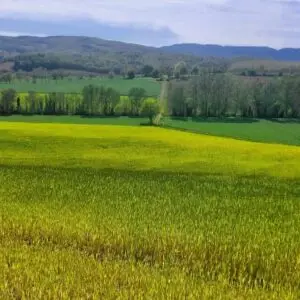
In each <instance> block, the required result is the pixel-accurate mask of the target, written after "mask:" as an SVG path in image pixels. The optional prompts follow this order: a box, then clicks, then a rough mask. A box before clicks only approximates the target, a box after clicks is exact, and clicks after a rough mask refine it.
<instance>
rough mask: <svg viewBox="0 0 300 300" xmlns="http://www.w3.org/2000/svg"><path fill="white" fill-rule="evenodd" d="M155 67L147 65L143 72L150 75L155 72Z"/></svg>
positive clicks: (146, 75)
mask: <svg viewBox="0 0 300 300" xmlns="http://www.w3.org/2000/svg"><path fill="white" fill-rule="evenodd" d="M153 70H154V68H153V67H152V66H150V65H145V66H144V67H143V68H142V70H141V73H142V74H143V76H144V77H150V76H151V75H152V73H153Z"/></svg>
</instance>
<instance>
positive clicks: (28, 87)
mask: <svg viewBox="0 0 300 300" xmlns="http://www.w3.org/2000/svg"><path fill="white" fill-rule="evenodd" d="M89 84H93V85H99V86H105V87H111V88H114V89H116V90H117V91H118V92H119V93H120V94H121V95H128V92H129V90H130V89H131V88H133V87H138V88H144V89H145V90H146V93H147V96H154V97H157V96H159V94H160V83H159V82H157V81H155V79H149V78H135V79H133V80H127V79H123V78H120V77H115V78H113V79H109V78H108V77H93V78H90V77H84V78H82V79H79V78H76V77H67V78H64V79H58V80H53V79H49V78H47V79H36V82H35V83H33V81H32V80H30V81H28V80H25V79H23V80H14V81H13V82H12V83H3V82H2V83H1V82H0V90H1V89H8V88H13V89H15V90H16V91H17V92H20V93H22V92H23V93H27V92H28V91H34V92H37V93H51V92H56V93H59V92H63V93H81V92H82V90H83V88H84V87H85V86H87V85H89Z"/></svg>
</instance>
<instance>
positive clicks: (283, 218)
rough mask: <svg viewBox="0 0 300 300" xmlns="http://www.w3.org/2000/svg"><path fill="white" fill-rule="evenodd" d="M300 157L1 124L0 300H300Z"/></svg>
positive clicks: (174, 135)
mask: <svg viewBox="0 0 300 300" xmlns="http://www.w3.org/2000/svg"><path fill="white" fill-rule="evenodd" d="M299 161H300V147H296V146H288V145H275V144H263V143H254V142H247V141H240V140H233V139H228V138H222V137H213V136H207V135H201V134H194V133H189V132H182V131H175V130H169V129H164V128H153V127H133V126H132V127H128V126H105V125H93V126H91V125H87V124H85V125H84V124H58V123H55V124H46V123H44V124H43V123H22V122H5V121H3V122H1V123H0V166H1V167H0V182H1V185H0V269H1V272H0V298H1V299H299V297H300V289H299V282H300V252H299V249H300V218H299V217H300V215H299V211H300V164H299Z"/></svg>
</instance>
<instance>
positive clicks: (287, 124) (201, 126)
mask: <svg viewBox="0 0 300 300" xmlns="http://www.w3.org/2000/svg"><path fill="white" fill-rule="evenodd" d="M165 126H168V127H171V128H176V129H181V130H187V131H190V132H197V133H202V134H208V135H215V136H222V137H232V138H236V139H242V140H249V141H256V142H265V143H280V144H288V145H300V121H299V120H273V121H271V120H259V119H223V120H217V119H214V120H211V121H209V120H205V119H195V120H194V121H192V119H189V120H188V121H186V120H185V121H183V120H180V119H170V118H167V119H166V120H165Z"/></svg>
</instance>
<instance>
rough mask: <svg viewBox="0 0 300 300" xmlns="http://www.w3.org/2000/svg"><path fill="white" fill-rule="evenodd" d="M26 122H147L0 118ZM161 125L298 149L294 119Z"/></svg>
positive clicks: (299, 127) (133, 121)
mask: <svg viewBox="0 0 300 300" xmlns="http://www.w3.org/2000/svg"><path fill="white" fill-rule="evenodd" d="M2 121H5V122H8V121H9V122H29V123H62V124H64V123H67V124H95V125H97V124H98V125H130V126H139V125H141V124H144V123H147V122H148V118H142V117H140V118H129V117H112V118H105V117H103V118H99V117H97V118H84V117H80V116H38V115H36V116H19V115H14V116H9V117H0V122H2ZM164 126H165V127H169V128H172V129H176V130H182V131H187V132H195V133H201V134H207V135H214V136H221V137H230V138H235V139H241V140H248V141H255V142H264V143H277V144H287V145H296V146H300V123H299V121H296V120H286V121H275V120H274V121H270V120H255V119H248V120H247V119H244V120H240V119H227V120H226V119H225V120H216V119H215V120H210V121H209V120H205V119H196V120H194V121H193V120H192V119H189V120H188V121H187V120H182V119H172V118H164Z"/></svg>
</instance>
